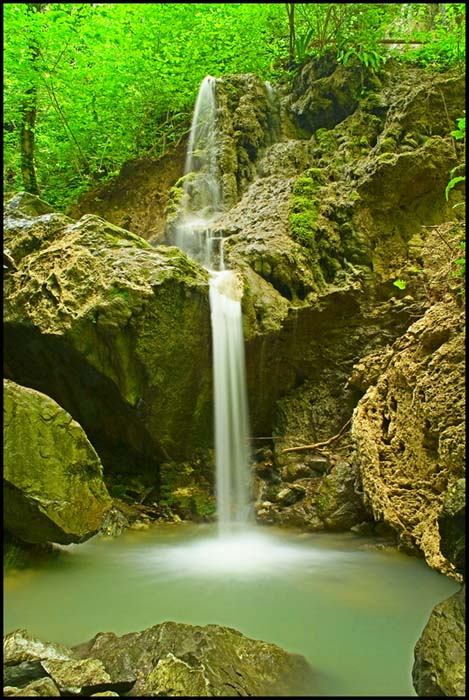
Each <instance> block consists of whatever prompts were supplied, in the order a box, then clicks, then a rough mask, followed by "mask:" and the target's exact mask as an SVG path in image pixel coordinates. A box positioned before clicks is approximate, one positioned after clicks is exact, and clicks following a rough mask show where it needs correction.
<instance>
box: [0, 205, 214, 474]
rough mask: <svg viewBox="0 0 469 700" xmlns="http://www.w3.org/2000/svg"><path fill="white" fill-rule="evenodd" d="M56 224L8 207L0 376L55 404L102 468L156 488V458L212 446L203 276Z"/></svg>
mask: <svg viewBox="0 0 469 700" xmlns="http://www.w3.org/2000/svg"><path fill="white" fill-rule="evenodd" d="M45 216H49V215H45ZM50 216H52V215H50ZM60 216H61V218H60V221H59V220H56V221H55V223H54V225H53V226H52V229H53V231H52V232H50V230H49V228H50V226H51V224H50V222H46V221H44V220H43V218H41V217H33V216H30V215H29V214H27V213H26V212H23V211H22V210H21V209H18V207H13V208H11V207H10V208H8V207H7V210H6V219H5V221H6V224H7V225H6V230H5V239H6V240H8V245H9V248H10V249H11V251H12V254H13V256H14V258H15V262H16V264H17V266H18V269H17V271H16V272H14V273H12V274H9V275H8V280H7V281H6V283H5V287H4V293H5V302H4V324H5V325H4V328H5V332H4V337H5V344H4V349H5V361H6V376H7V377H8V378H10V379H13V380H15V381H16V380H20V381H21V383H23V384H26V385H28V386H31V387H33V388H35V389H37V390H39V391H43V392H44V393H47V394H48V395H49V396H51V397H52V398H53V399H55V400H56V401H57V402H58V403H59V404H60V405H61V406H63V407H64V408H65V409H66V410H67V411H68V412H69V413H70V414H71V415H72V416H73V417H74V418H75V420H77V421H78V422H79V423H80V425H82V426H83V428H84V430H85V431H86V433H87V435H88V437H89V439H90V442H91V443H92V444H93V446H94V447H95V448H96V450H97V452H98V454H99V456H100V458H101V460H102V462H103V465H104V468H105V470H109V471H110V472H114V473H122V474H126V473H127V474H128V473H132V472H135V471H137V470H138V473H139V474H140V475H143V476H145V477H146V478H147V479H152V480H153V483H155V482H156V481H158V472H159V464H160V463H161V461H163V459H166V460H171V459H175V460H179V459H182V458H184V456H186V457H189V456H190V455H192V453H193V450H194V447H195V446H196V445H197V446H199V447H207V446H208V445H210V443H211V442H212V415H211V411H212V405H211V403H212V402H211V381H212V378H211V367H210V357H209V353H207V347H210V333H211V331H210V313H209V305H208V283H207V273H206V271H204V270H202V268H200V267H199V266H198V265H196V264H195V263H193V262H191V261H190V260H189V259H188V258H187V256H186V255H185V254H184V253H182V252H181V251H179V250H177V249H176V248H170V247H164V248H163V247H160V248H152V247H151V246H150V245H149V244H148V243H147V242H146V241H145V240H143V239H142V238H140V237H139V236H136V235H135V234H132V233H130V232H129V231H125V230H123V229H119V228H118V227H116V226H113V225H112V224H109V223H107V222H105V221H103V220H102V219H100V218H99V217H96V216H91V215H87V216H85V217H83V218H82V219H81V220H80V221H79V222H73V221H71V220H70V219H66V218H65V217H63V216H62V215H60ZM30 239H31V240H32V241H33V242H32V243H31V240H30ZM182 436H184V439H182Z"/></svg>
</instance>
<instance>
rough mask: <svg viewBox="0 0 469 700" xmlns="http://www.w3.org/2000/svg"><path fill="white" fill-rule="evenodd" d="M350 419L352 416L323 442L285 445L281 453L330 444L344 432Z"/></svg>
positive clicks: (312, 448)
mask: <svg viewBox="0 0 469 700" xmlns="http://www.w3.org/2000/svg"><path fill="white" fill-rule="evenodd" d="M351 420H352V417H351V416H350V418H349V419H348V421H347V422H346V423H345V424H344V425H343V426H342V427H341V429H340V430H339V432H338V433H337V435H333V436H332V437H331V438H329V440H324V441H323V442H315V443H313V444H312V445H301V446H300V447H287V448H286V449H285V450H282V454H284V453H285V452H301V451H302V450H314V449H315V448H316V447H325V446H326V445H330V444H331V442H334V440H337V439H338V438H340V436H341V435H342V433H343V432H344V430H345V428H346V427H347V425H348V424H349V423H350V421H351Z"/></svg>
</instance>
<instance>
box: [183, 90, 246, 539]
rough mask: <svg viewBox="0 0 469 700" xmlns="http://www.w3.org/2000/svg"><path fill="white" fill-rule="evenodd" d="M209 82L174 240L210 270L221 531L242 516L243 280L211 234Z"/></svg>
mask: <svg viewBox="0 0 469 700" xmlns="http://www.w3.org/2000/svg"><path fill="white" fill-rule="evenodd" d="M215 86H216V81H215V78H213V77H212V76H207V77H206V78H204V80H203V82H202V84H201V86H200V90H199V94H198V97H197V101H196V105H195V109H194V116H193V119H192V126H191V132H190V137H189V143H188V149H187V157H186V164H185V178H184V197H183V202H182V205H183V211H182V216H181V217H180V220H179V222H178V225H177V231H176V244H177V245H178V246H179V247H180V248H182V249H183V250H184V251H185V252H186V253H187V254H188V255H189V256H190V257H192V258H193V259H194V260H196V261H197V262H199V263H200V264H202V265H204V266H205V267H206V268H207V269H208V270H209V271H210V308H211V321H212V344H213V383H214V415H215V456H216V501H217V519H218V525H219V532H220V534H224V535H226V534H228V533H231V532H233V530H234V529H239V528H240V527H241V526H242V525H243V524H246V523H247V522H248V520H249V514H250V506H249V451H248V434H249V430H248V408H247V392H246V379H245V368H244V338H243V327H242V314H241V296H242V286H241V284H240V280H239V278H238V276H237V275H236V273H235V272H233V271H231V270H225V265H224V258H223V239H222V238H221V237H220V236H212V225H213V223H214V221H215V220H216V219H217V218H218V216H219V215H220V214H221V212H222V210H223V205H222V196H221V194H222V193H221V187H220V178H219V173H218V162H217V143H216V102H215Z"/></svg>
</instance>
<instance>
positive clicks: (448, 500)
mask: <svg viewBox="0 0 469 700" xmlns="http://www.w3.org/2000/svg"><path fill="white" fill-rule="evenodd" d="M438 529H439V531H440V549H441V552H442V554H443V555H444V556H445V557H446V558H447V559H449V561H450V562H451V563H452V564H453V566H454V567H455V569H456V571H457V573H458V574H460V575H462V576H464V574H465V571H466V479H465V478H464V479H458V480H457V481H455V482H454V483H453V484H451V485H450V486H449V487H448V490H447V491H446V493H445V498H444V501H443V507H442V509H441V513H440V516H439V518H438Z"/></svg>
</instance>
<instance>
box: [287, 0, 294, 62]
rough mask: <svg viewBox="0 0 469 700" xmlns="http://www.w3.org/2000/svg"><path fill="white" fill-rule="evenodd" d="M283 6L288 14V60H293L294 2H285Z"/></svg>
mask: <svg viewBox="0 0 469 700" xmlns="http://www.w3.org/2000/svg"><path fill="white" fill-rule="evenodd" d="M285 7H286V10H287V15H288V29H289V38H290V45H289V50H290V61H294V60H295V3H294V2H286V3H285Z"/></svg>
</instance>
